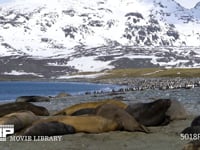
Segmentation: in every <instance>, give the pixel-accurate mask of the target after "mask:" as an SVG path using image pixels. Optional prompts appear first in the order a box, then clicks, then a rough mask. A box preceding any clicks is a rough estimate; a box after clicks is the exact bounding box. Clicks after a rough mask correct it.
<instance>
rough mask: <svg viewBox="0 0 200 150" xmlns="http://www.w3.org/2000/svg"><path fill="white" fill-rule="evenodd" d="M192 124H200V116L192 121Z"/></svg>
mask: <svg viewBox="0 0 200 150" xmlns="http://www.w3.org/2000/svg"><path fill="white" fill-rule="evenodd" d="M191 126H200V116H198V117H196V118H194V120H193V121H192V123H191Z"/></svg>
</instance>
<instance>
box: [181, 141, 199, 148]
mask: <svg viewBox="0 0 200 150" xmlns="http://www.w3.org/2000/svg"><path fill="white" fill-rule="evenodd" d="M183 150H200V141H199V140H195V141H191V142H189V143H187V144H186V145H185V146H184V147H183Z"/></svg>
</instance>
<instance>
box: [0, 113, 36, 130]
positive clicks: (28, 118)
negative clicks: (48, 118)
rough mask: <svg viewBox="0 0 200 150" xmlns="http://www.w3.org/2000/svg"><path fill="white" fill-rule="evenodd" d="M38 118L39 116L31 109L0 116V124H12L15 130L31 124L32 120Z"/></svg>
mask: <svg viewBox="0 0 200 150" xmlns="http://www.w3.org/2000/svg"><path fill="white" fill-rule="evenodd" d="M39 119H40V118H39V117H38V116H36V115H35V114H34V113H32V112H31V111H20V112H16V113H11V114H8V115H5V116H3V117H1V118H0V124H1V125H8V124H13V125H14V129H15V131H19V130H21V129H24V128H25V127H27V126H29V125H31V124H32V123H33V122H35V121H37V120H39Z"/></svg>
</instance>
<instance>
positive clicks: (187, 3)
mask: <svg viewBox="0 0 200 150" xmlns="http://www.w3.org/2000/svg"><path fill="white" fill-rule="evenodd" d="M7 1H11V0H0V3H1V2H7ZM163 1H164V0H163ZM175 1H177V2H178V3H180V4H181V5H182V6H184V7H185V8H192V7H194V6H195V5H196V3H197V2H199V1H200V0H175Z"/></svg>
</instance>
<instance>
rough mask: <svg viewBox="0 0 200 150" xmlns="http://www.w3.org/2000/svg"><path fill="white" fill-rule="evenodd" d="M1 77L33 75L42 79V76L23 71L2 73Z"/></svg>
mask: <svg viewBox="0 0 200 150" xmlns="http://www.w3.org/2000/svg"><path fill="white" fill-rule="evenodd" d="M3 75H15V76H20V75H33V76H37V77H43V75H39V74H36V73H33V72H24V71H23V70H20V71H17V70H12V71H11V72H4V73H3Z"/></svg>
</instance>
